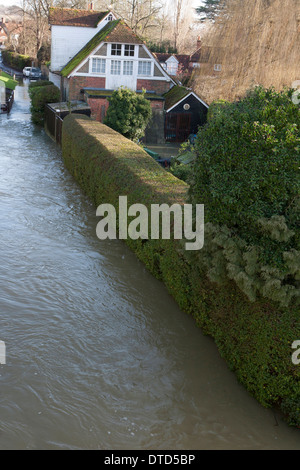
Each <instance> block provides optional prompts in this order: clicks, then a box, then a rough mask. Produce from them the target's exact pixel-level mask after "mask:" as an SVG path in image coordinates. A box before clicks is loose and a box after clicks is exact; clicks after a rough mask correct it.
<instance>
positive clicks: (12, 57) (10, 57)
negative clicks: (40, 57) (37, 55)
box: [2, 51, 33, 71]
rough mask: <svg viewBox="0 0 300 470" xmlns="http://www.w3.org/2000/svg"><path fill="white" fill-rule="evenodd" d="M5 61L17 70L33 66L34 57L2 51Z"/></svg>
mask: <svg viewBox="0 0 300 470" xmlns="http://www.w3.org/2000/svg"><path fill="white" fill-rule="evenodd" d="M2 58H3V62H4V63H5V64H7V65H10V66H11V67H12V68H14V69H16V70H20V71H22V70H23V68H24V67H31V64H32V61H33V59H32V58H31V57H29V56H27V55H22V54H17V53H15V52H11V51H2Z"/></svg>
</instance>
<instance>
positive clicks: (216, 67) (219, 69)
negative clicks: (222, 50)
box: [214, 64, 222, 72]
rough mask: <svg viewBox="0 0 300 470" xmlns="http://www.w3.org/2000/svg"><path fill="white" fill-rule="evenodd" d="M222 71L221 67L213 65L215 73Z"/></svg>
mask: <svg viewBox="0 0 300 470" xmlns="http://www.w3.org/2000/svg"><path fill="white" fill-rule="evenodd" d="M221 70H222V65H221V64H215V65H214V71H215V72H221Z"/></svg>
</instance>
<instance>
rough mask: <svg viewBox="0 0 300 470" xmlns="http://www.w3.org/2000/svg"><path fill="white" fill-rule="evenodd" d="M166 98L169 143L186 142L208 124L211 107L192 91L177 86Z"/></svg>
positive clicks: (166, 128)
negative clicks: (209, 108) (200, 127)
mask: <svg viewBox="0 0 300 470" xmlns="http://www.w3.org/2000/svg"><path fill="white" fill-rule="evenodd" d="M164 98H165V112H166V115H165V139H166V141H167V142H184V141H186V140H187V139H188V137H189V136H190V135H191V134H196V133H197V131H198V128H199V126H203V125H204V124H205V123H206V118H207V110H208V107H209V106H208V104H206V103H205V102H204V101H203V100H202V99H201V98H200V97H199V96H198V95H197V94H196V93H195V92H194V91H192V90H191V89H189V88H185V87H183V86H180V85H177V86H174V87H173V88H172V89H171V90H170V91H169V92H168V93H166V94H165V95H164Z"/></svg>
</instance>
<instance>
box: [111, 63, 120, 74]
mask: <svg viewBox="0 0 300 470" xmlns="http://www.w3.org/2000/svg"><path fill="white" fill-rule="evenodd" d="M121 68H122V61H121V60H119V59H112V60H111V63H110V74H111V75H121Z"/></svg>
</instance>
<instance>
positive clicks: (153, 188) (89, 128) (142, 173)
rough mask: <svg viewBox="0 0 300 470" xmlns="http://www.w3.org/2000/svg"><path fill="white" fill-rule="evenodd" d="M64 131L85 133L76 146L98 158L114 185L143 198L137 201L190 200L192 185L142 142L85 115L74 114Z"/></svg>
mask: <svg viewBox="0 0 300 470" xmlns="http://www.w3.org/2000/svg"><path fill="white" fill-rule="evenodd" d="M82 130H83V131H84V134H85V138H84V139H82ZM64 132H66V133H68V134H70V135H73V136H74V135H80V136H81V137H80V139H78V142H77V139H76V145H78V147H82V148H83V149H84V154H85V155H87V156H88V158H89V159H91V160H94V159H96V161H97V164H98V165H99V166H100V167H101V169H103V171H104V170H105V171H106V172H107V176H108V178H110V179H111V181H112V184H115V185H117V186H119V187H120V188H122V190H123V191H124V189H126V192H127V194H128V195H129V196H130V197H132V198H134V197H136V198H139V199H140V200H135V201H133V202H135V203H143V204H145V203H147V202H149V203H157V204H161V203H162V202H165V203H169V204H184V203H186V200H187V191H188V185H187V184H186V183H184V182H183V181H180V180H178V179H177V178H176V177H175V176H173V175H172V174H171V173H169V172H167V171H165V170H164V169H163V168H162V167H161V166H160V165H159V164H158V163H157V162H156V161H155V160H154V159H153V158H151V157H150V156H149V155H148V154H147V152H145V150H144V149H143V148H141V147H140V146H139V145H137V144H135V143H134V142H132V141H130V140H129V139H127V138H126V137H123V136H122V135H120V134H119V133H118V132H116V131H114V130H113V129H111V128H110V127H108V126H106V125H104V124H101V123H99V122H97V121H93V120H91V119H90V118H88V117H87V116H84V115H75V114H70V115H68V116H66V118H65V119H64ZM121 195H122V194H120V196H121Z"/></svg>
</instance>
